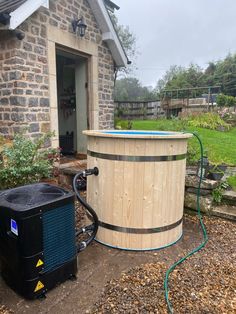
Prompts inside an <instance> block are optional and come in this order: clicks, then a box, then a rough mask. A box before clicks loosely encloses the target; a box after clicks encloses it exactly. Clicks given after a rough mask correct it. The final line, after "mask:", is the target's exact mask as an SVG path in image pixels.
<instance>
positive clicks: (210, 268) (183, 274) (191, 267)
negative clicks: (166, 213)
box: [89, 215, 236, 314]
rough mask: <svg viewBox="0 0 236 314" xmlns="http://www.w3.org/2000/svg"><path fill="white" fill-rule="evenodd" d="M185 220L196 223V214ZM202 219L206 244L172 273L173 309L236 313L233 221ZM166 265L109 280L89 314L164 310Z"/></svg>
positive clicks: (138, 269) (142, 268) (150, 266)
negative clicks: (205, 233)
mask: <svg viewBox="0 0 236 314" xmlns="http://www.w3.org/2000/svg"><path fill="white" fill-rule="evenodd" d="M185 218H186V220H188V219H189V220H192V221H194V222H196V223H197V219H196V217H192V216H189V215H186V217H185ZM204 221H205V224H206V227H207V231H208V235H209V241H208V243H207V246H206V247H205V248H204V249H203V250H202V251H200V252H199V253H197V254H195V255H193V256H192V257H190V258H189V259H188V260H187V261H185V262H184V263H183V264H181V265H180V266H178V267H177V268H176V269H175V270H174V272H173V273H172V274H171V275H170V279H169V289H170V301H171V302H172V305H173V308H174V313H181V314H182V313H191V314H192V313H196V314H198V313H199V314H200V313H201V314H204V313H209V314H210V313H211V314H213V313H214V314H218V313H236V277H235V270H236V224H235V223H233V222H229V221H224V220H222V219H216V218H207V217H206V218H204ZM186 253H187V251H186ZM178 257H182V255H181V256H178ZM168 266H170V265H166V264H165V263H158V262H157V263H155V264H153V263H152V264H145V265H141V266H140V267H135V268H132V269H130V270H129V271H128V272H126V273H123V274H122V275H121V277H120V278H119V279H117V280H111V281H110V282H108V283H107V285H106V286H105V288H104V291H103V293H102V294H101V296H100V299H99V300H98V302H97V303H96V304H95V305H94V307H93V310H92V311H90V312H89V313H93V314H98V313H104V314H108V313H121V314H122V313H129V314H134V313H140V314H141V313H142V314H145V313H161V314H164V313H167V308H166V303H165V299H164V289H163V280H164V276H165V271H166V270H167V267H168Z"/></svg>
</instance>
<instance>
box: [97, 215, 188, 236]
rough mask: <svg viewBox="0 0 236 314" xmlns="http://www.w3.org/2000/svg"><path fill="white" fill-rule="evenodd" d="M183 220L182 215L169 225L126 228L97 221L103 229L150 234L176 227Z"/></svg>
mask: <svg viewBox="0 0 236 314" xmlns="http://www.w3.org/2000/svg"><path fill="white" fill-rule="evenodd" d="M182 221H183V217H182V218H181V219H180V220H178V221H176V222H174V223H173V224H171V225H168V226H162V227H157V228H146V229H145V228H127V227H120V226H114V225H110V224H108V223H105V222H102V221H99V226H100V227H102V228H105V229H109V230H113V231H117V232H123V233H135V234H151V233H160V232H164V231H168V230H171V229H174V228H176V227H177V226H178V225H180V224H181V222H182Z"/></svg>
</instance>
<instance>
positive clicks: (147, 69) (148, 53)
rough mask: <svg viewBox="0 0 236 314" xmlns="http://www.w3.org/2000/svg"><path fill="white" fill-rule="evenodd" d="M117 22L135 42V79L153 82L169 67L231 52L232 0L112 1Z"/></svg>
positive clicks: (234, 42)
mask: <svg viewBox="0 0 236 314" xmlns="http://www.w3.org/2000/svg"><path fill="white" fill-rule="evenodd" d="M113 1H114V2H115V3H116V4H117V5H119V6H120V10H119V11H116V14H117V16H118V19H119V23H120V24H123V25H128V26H129V27H130V30H131V32H132V33H134V34H135V35H136V38H137V48H138V51H139V53H140V54H139V56H138V58H137V62H136V65H137V67H138V71H137V72H136V73H135V75H136V77H137V78H139V79H140V81H141V82H142V83H143V84H144V85H153V86H155V85H156V82H157V80H158V79H159V78H161V76H162V75H163V74H164V73H165V71H166V70H167V69H168V68H169V67H170V65H173V64H177V65H183V66H187V65H189V64H190V63H191V62H193V63H197V64H199V65H200V66H201V67H203V68H204V67H206V66H207V63H208V61H217V60H219V59H222V58H224V57H225V56H226V55H227V54H228V53H229V52H231V53H234V52H236V0H145V1H144V0H113Z"/></svg>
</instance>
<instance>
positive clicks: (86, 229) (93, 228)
mask: <svg viewBox="0 0 236 314" xmlns="http://www.w3.org/2000/svg"><path fill="white" fill-rule="evenodd" d="M93 174H94V175H98V169H97V168H96V167H95V168H94V169H88V170H85V171H80V172H78V173H77V174H76V175H75V176H74V179H73V189H74V191H75V194H76V196H77V199H78V201H79V202H80V203H81V204H82V205H83V206H84V207H85V208H86V210H87V211H88V212H89V214H90V215H91V216H92V218H93V221H94V223H93V224H91V225H89V226H86V227H84V228H81V229H79V230H77V231H76V236H79V235H80V234H82V233H88V234H89V235H90V237H89V238H88V239H87V240H86V241H83V242H81V243H80V244H79V245H78V247H77V252H78V253H79V252H81V251H83V250H84V249H85V248H86V247H87V246H88V245H89V244H90V243H91V242H92V241H93V239H94V238H95V236H96V234H97V230H98V216H97V214H96V213H95V211H94V209H93V208H92V207H91V206H90V205H89V204H88V203H87V202H86V201H85V200H84V199H83V198H82V196H81V195H80V193H79V190H78V188H77V181H78V180H79V179H81V180H82V179H84V178H85V177H86V176H88V175H93Z"/></svg>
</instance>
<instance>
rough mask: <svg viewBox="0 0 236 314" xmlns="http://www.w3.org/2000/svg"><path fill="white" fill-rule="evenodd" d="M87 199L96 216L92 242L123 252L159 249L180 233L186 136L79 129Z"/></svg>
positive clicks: (174, 240)
mask: <svg viewBox="0 0 236 314" xmlns="http://www.w3.org/2000/svg"><path fill="white" fill-rule="evenodd" d="M83 133H84V134H86V135H87V137H88V151H87V155H88V168H93V167H98V169H99V175H98V176H89V177H88V182H87V202H88V203H89V204H90V205H91V206H92V207H93V209H94V210H95V211H96V213H97V215H98V218H99V229H98V233H97V237H96V239H97V241H98V242H101V243H103V244H106V245H109V246H112V247H116V248H121V249H128V250H150V249H159V248H163V247H166V246H169V245H171V244H174V243H175V242H176V241H177V240H178V239H180V237H181V235H182V220H183V203H184V183H185V168H186V152H187V139H188V138H190V137H191V136H192V135H191V134H184V133H177V132H159V131H156V132H154V131H153V132H148V131H110V130H105V131H84V132H83Z"/></svg>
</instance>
